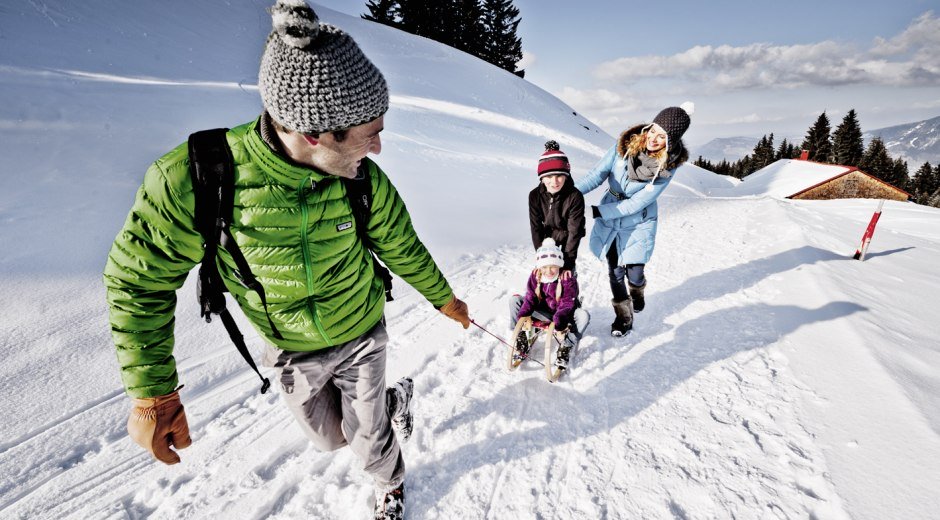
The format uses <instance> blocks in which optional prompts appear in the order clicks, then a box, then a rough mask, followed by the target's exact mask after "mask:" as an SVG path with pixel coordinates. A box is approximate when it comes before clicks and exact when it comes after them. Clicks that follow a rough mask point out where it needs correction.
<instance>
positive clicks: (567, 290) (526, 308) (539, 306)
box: [518, 272, 578, 330]
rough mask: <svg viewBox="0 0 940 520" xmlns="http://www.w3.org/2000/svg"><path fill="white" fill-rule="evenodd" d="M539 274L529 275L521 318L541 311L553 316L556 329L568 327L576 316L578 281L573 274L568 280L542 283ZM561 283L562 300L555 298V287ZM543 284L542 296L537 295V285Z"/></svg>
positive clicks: (520, 312)
mask: <svg viewBox="0 0 940 520" xmlns="http://www.w3.org/2000/svg"><path fill="white" fill-rule="evenodd" d="M538 279H539V274H538V272H534V273H532V274H531V275H529V282H528V283H527V284H526V291H525V298H523V300H522V307H521V308H520V309H519V316H518V317H519V318H523V317H526V316H531V315H532V313H533V312H535V311H541V312H542V313H544V314H547V315H549V316H552V321H554V322H555V330H563V329H565V328H567V327H568V325H569V324H570V323H571V321H572V318H573V317H574V309H575V305H576V302H577V300H578V281H577V279H575V278H574V277H573V276H572V277H570V278H568V279H567V280H560V279H559V280H556V281H554V282H551V283H540V282H539V281H538ZM559 283H561V301H556V300H555V287H556V286H557V285H558V284H559ZM537 284H539V285H541V286H542V289H541V292H542V298H541V299H537V298H536V296H535V287H536V285H537Z"/></svg>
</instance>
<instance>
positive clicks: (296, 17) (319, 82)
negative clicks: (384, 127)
mask: <svg viewBox="0 0 940 520" xmlns="http://www.w3.org/2000/svg"><path fill="white" fill-rule="evenodd" d="M270 11H271V19H272V22H273V25H274V29H273V30H272V31H271V34H269V35H268V41H267V43H265V47H264V54H263V55H262V56H261V70H260V71H259V72H258V90H259V91H260V92H261V100H262V101H263V103H264V108H265V109H266V110H267V111H268V113H269V114H271V117H273V118H274V120H275V121H277V122H278V123H280V124H282V125H284V127H286V128H288V129H290V130H295V131H297V132H301V133H304V134H319V133H324V132H332V131H336V130H345V129H347V128H351V127H353V126H357V125H361V124H364V123H368V122H369V121H372V120H375V119H377V118H378V117H379V116H381V115H382V114H384V113H385V112H386V111H388V85H386V83H385V78H384V77H383V76H382V73H381V72H379V69H378V68H376V66H375V65H373V64H372V62H371V61H369V58H366V56H365V54H363V53H362V50H360V49H359V46H358V45H356V42H355V41H354V40H353V39H352V37H351V36H349V35H348V34H346V33H345V32H343V31H341V30H340V29H339V28H337V27H334V26H332V25H330V24H325V23H320V20H319V19H318V18H317V14H316V13H315V12H313V9H311V8H310V6H308V5H307V3H306V2H305V1H304V0H277V3H276V4H274V7H272V8H271V10H270Z"/></svg>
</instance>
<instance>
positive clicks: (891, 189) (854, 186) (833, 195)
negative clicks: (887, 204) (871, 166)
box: [787, 166, 911, 201]
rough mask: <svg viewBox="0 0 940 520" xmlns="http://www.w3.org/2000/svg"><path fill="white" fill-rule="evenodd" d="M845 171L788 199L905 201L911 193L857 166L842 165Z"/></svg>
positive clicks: (789, 196)
mask: <svg viewBox="0 0 940 520" xmlns="http://www.w3.org/2000/svg"><path fill="white" fill-rule="evenodd" d="M842 168H845V171H844V172H842V173H840V174H838V175H836V176H835V177H832V178H830V179H826V180H824V181H822V182H819V183H817V184H814V185H812V186H810V187H808V188H805V189H802V190H800V191H798V192H796V193H794V194H792V195H788V196H787V198H788V199H799V200H829V199H887V200H900V201H906V200H908V199H910V198H911V194H910V193H908V192H906V191H904V190H902V189H900V188H897V187H895V186H893V185H891V184H888V183H887V182H885V181H883V180H881V179H879V178H877V177H873V176H871V175H869V174H867V173H865V172H863V171H861V170H859V169H858V168H854V167H851V166H842Z"/></svg>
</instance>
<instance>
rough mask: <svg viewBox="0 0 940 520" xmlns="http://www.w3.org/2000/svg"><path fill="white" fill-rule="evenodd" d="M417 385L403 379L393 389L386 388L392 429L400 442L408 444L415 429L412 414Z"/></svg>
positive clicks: (409, 379) (406, 378) (407, 378)
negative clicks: (412, 401)
mask: <svg viewBox="0 0 940 520" xmlns="http://www.w3.org/2000/svg"><path fill="white" fill-rule="evenodd" d="M414 388H415V384H414V381H412V380H411V378H410V377H403V378H401V379H399V380H398V382H397V383H395V384H394V385H392V387H391V388H386V389H385V392H386V398H387V400H388V416H389V417H390V418H391V421H392V429H393V430H395V434H396V435H397V436H398V440H399V441H400V442H403V443H404V442H408V439H409V438H410V437H411V431H412V429H413V427H414V416H413V415H412V413H411V395H412V393H413V392H414Z"/></svg>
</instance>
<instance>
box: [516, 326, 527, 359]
mask: <svg viewBox="0 0 940 520" xmlns="http://www.w3.org/2000/svg"><path fill="white" fill-rule="evenodd" d="M530 346H531V345H529V336H528V335H527V334H526V331H524V330H520V331H519V335H518V336H516V345H515V346H514V347H513V351H514V352H513V355H512V358H513V360H518V361H522V360H523V359H525V358H527V357H529V347H530Z"/></svg>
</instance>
